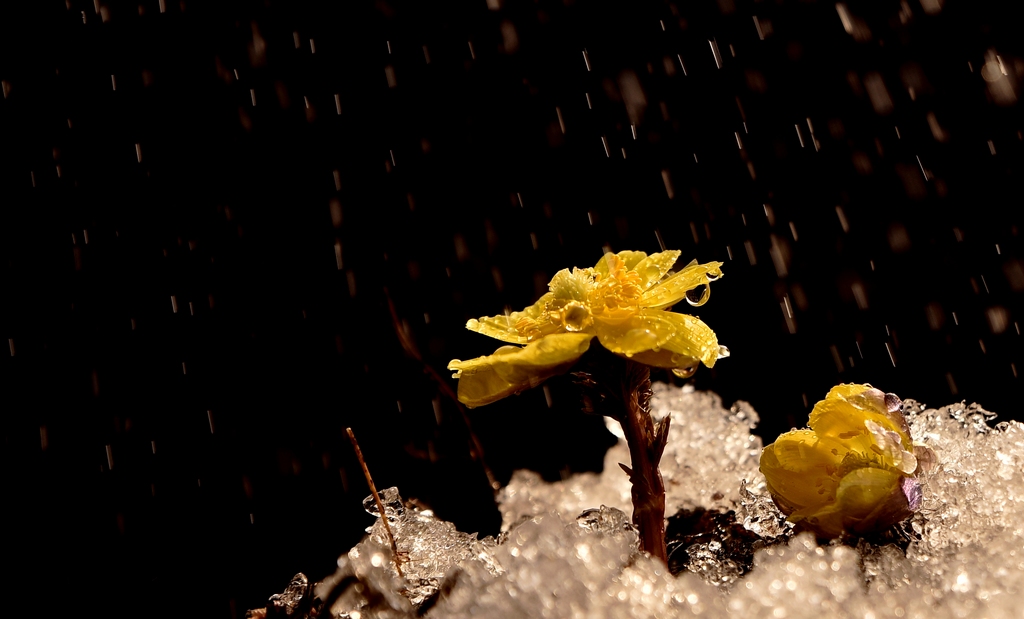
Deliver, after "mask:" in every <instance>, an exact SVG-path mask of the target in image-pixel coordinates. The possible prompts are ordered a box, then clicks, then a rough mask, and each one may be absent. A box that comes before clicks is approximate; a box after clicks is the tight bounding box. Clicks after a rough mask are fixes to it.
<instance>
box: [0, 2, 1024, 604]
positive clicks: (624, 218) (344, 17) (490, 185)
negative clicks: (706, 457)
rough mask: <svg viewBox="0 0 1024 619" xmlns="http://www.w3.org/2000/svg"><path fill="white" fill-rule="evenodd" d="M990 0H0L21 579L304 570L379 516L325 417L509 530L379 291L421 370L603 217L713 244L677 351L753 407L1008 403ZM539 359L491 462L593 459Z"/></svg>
mask: <svg viewBox="0 0 1024 619" xmlns="http://www.w3.org/2000/svg"><path fill="white" fill-rule="evenodd" d="M1012 4H1013V3H1008V2H975V1H972V2H966V1H963V0H960V1H957V0H947V1H945V2H942V1H940V0H908V1H907V2H895V1H879V2H867V1H851V2H849V3H847V4H846V5H839V6H837V5H836V4H834V3H831V2H822V1H817V2H815V1H794V0H771V1H769V0H764V1H761V2H750V1H743V0H718V1H717V2H714V1H708V0H702V1H700V2H681V1H680V2H675V3H672V2H619V3H594V2H584V1H582V0H576V1H571V0H566V1H565V2H554V1H549V0H538V1H536V2H534V1H516V0H507V1H503V0H491V1H490V2H488V1H487V0H475V1H473V2H450V3H436V2H389V1H387V2H386V1H383V0H381V1H378V2H376V3H375V4H371V3H356V2H301V1H296V2H283V1H278V0H273V1H272V0H265V1H263V2H257V1H247V0H238V1H235V2H213V3H210V2H198V1H194V0H186V1H184V2H178V0H142V1H141V2H140V1H129V2H122V1H118V0H109V1H108V0H97V1H96V2H93V0H88V1H82V0H68V1H67V2H66V3H64V2H37V3H20V4H19V5H17V6H14V5H13V4H5V5H4V9H3V15H2V17H3V19H2V20H0V80H2V81H3V98H2V99H0V157H2V161H0V200H2V208H0V212H2V215H0V226H2V228H0V235H2V236H0V243H2V252H3V263H2V267H0V268H2V282H3V285H2V288H3V294H2V299H3V301H2V305H0V307H2V310H0V311H2V323H0V324H2V326H3V329H4V337H6V338H8V341H9V346H10V354H9V355H0V359H2V361H0V364H2V380H3V383H4V384H3V391H4V396H5V397H4V399H3V405H2V410H3V415H2V428H3V430H2V432H3V454H4V461H3V471H4V473H3V477H2V480H3V481H2V483H3V492H4V501H3V503H4V510H3V511H4V512H5V518H4V520H5V521H6V522H7V523H8V524H7V531H6V532H5V535H4V536H3V537H4V541H3V550H2V555H3V557H4V562H5V564H6V566H5V577H4V581H3V582H4V593H5V599H6V600H7V601H8V602H7V603H8V604H13V605H15V606H19V605H21V604H27V605H29V606H30V607H32V608H33V609H34V611H33V612H34V613H35V614H38V615H41V616H53V615H58V614H61V615H64V614H68V612H69V610H70V609H76V610H77V609H89V608H99V609H101V612H103V613H106V614H108V615H110V616H119V615H124V616H138V615H140V614H141V615H144V616H203V617H205V616H209V617H222V618H228V617H240V616H242V615H243V614H244V610H245V609H246V608H251V607H256V606H262V605H263V604H264V601H265V599H266V597H267V596H269V595H270V594H271V593H274V592H276V591H280V590H281V589H282V588H283V587H284V586H285V585H286V584H287V582H288V579H289V578H290V577H291V575H292V574H294V573H295V572H297V571H300V570H302V571H305V572H306V573H307V574H309V575H310V577H312V578H320V577H322V576H324V575H325V574H326V573H327V572H329V571H331V569H332V565H333V561H334V559H335V557H336V556H337V555H338V554H340V553H342V552H344V551H346V550H347V549H348V548H349V547H350V546H351V545H352V544H354V543H355V542H356V541H358V539H359V538H360V536H361V534H362V529H363V528H364V527H366V526H368V525H369V524H370V522H371V520H372V518H371V517H370V516H368V515H367V514H366V513H365V512H363V511H362V508H361V505H360V503H361V500H362V499H363V497H365V496H366V495H367V489H366V484H365V482H364V481H363V479H362V476H361V473H360V472H359V469H358V467H357V465H356V462H355V459H354V457H353V455H352V451H351V448H350V446H349V445H348V443H347V441H346V439H345V437H344V434H343V429H344V428H345V427H346V426H352V427H353V428H354V429H355V432H356V434H357V435H358V436H359V438H360V441H361V442H362V445H363V450H364V452H365V453H366V456H367V458H368V460H369V464H370V467H371V469H372V471H373V472H374V476H375V479H376V482H377V485H378V487H386V486H391V485H398V486H399V487H400V489H401V491H402V493H403V495H404V496H405V497H406V498H409V497H416V498H418V499H419V500H420V501H421V502H423V503H424V504H426V505H429V506H431V507H433V508H434V509H435V510H436V512H437V513H438V515H440V516H441V517H443V518H445V519H449V520H452V521H454V522H455V523H456V524H457V525H458V526H459V528H460V529H462V530H465V531H479V532H481V533H482V534H493V533H495V532H496V531H497V527H498V525H499V522H500V519H499V517H498V514H497V511H496V509H495V508H494V506H493V503H492V502H491V498H490V497H491V495H490V491H489V489H488V487H487V485H486V480H485V478H484V475H483V472H482V470H481V468H480V467H479V466H478V465H477V464H476V463H474V461H473V460H471V459H470V456H469V449H468V447H467V431H466V428H465V425H464V423H463V422H462V420H461V416H460V415H459V414H458V411H457V409H456V408H455V406H454V404H453V403H452V402H451V401H450V400H449V399H447V398H445V397H444V395H443V394H442V393H441V391H440V390H439V388H438V385H437V384H436V383H435V382H434V381H433V380H432V379H431V378H430V376H429V375H427V374H425V373H424V366H423V364H422V363H420V362H419V361H417V360H415V359H413V358H410V357H409V356H407V355H406V354H405V352H404V351H403V349H402V347H401V346H400V344H399V340H398V338H397V336H396V333H395V330H394V328H393V325H392V319H391V315H390V312H389V309H388V298H389V297H390V299H391V300H392V301H393V303H394V307H395V312H396V314H397V316H398V318H399V320H400V321H401V322H402V323H403V325H404V326H403V327H402V328H404V329H405V330H406V332H407V333H408V334H409V335H410V336H411V339H412V340H413V341H414V342H415V344H416V346H417V347H418V349H419V350H420V351H421V353H422V355H423V358H424V361H425V362H426V363H427V364H429V366H431V367H433V368H435V369H436V371H438V372H439V373H440V374H441V376H444V377H447V375H448V372H447V371H446V370H445V369H444V367H445V366H446V365H447V363H448V361H449V360H451V359H452V358H462V359H466V358H470V357H473V356H477V355H481V354H488V353H490V352H492V351H493V350H494V348H496V347H497V345H498V343H497V342H496V341H493V340H489V339H488V338H485V337H483V336H479V335H476V334H473V333H470V332H468V331H465V330H464V329H463V325H464V324H465V321H466V320H467V319H468V318H470V317H476V316H481V315H492V314H497V313H500V312H501V311H502V310H503V309H504V308H505V307H509V308H512V309H520V308H522V307H524V306H526V305H528V304H530V303H532V302H533V301H534V300H535V299H536V297H537V296H539V295H540V294H541V293H542V292H544V290H545V285H546V283H547V281H548V280H549V279H550V277H551V276H552V275H553V274H554V273H555V272H556V271H557V270H559V269H561V268H564V267H569V266H573V265H576V266H588V265H592V264H593V263H594V262H596V260H597V259H598V258H599V257H600V256H601V254H602V252H603V251H604V249H605V248H610V249H612V250H615V251H618V250H621V249H637V250H644V251H647V252H653V251H657V250H658V249H659V247H660V246H661V245H662V244H663V245H664V246H665V247H667V248H678V249H680V250H682V252H683V256H684V258H683V260H684V261H689V260H690V259H691V258H696V259H698V260H700V261H702V262H706V261H710V260H721V261H723V262H724V263H725V266H724V267H723V269H724V271H725V274H726V277H725V278H724V279H722V280H721V281H720V282H717V283H716V284H714V286H713V294H712V298H711V302H710V303H709V304H708V305H706V306H704V307H702V308H700V309H699V310H696V311H697V312H698V313H699V315H700V316H701V318H702V319H703V320H705V321H706V322H707V323H708V324H710V325H711V326H712V327H713V328H714V329H715V331H716V332H717V333H718V336H719V339H720V341H721V342H722V343H725V344H727V345H728V346H729V347H730V348H731V350H732V357H731V358H729V359H727V360H724V361H722V362H721V363H720V364H718V365H716V367H715V368H714V369H713V370H707V369H706V368H702V369H701V370H700V371H699V372H698V373H697V375H696V376H695V377H694V378H693V379H692V380H693V382H694V383H695V385H696V386H697V388H699V389H712V390H715V391H717V392H718V393H720V394H721V395H722V397H723V399H724V401H725V402H726V404H729V403H731V402H733V401H735V400H737V399H744V400H747V401H749V402H751V403H752V404H753V405H754V407H755V408H756V409H757V410H758V412H759V413H760V414H761V418H762V423H761V428H760V432H761V434H762V436H764V437H765V439H766V441H767V440H771V439H772V438H773V437H774V436H776V435H777V434H778V433H779V432H781V431H784V430H786V429H789V428H790V427H792V426H798V425H803V424H804V423H805V422H806V416H807V413H808V411H809V410H810V406H813V404H814V402H815V401H817V400H818V399H820V398H822V397H823V396H824V394H825V393H826V392H827V390H828V389H829V388H830V387H831V386H832V385H834V384H836V383H839V382H850V381H854V382H871V383H873V384H874V385H876V386H878V387H880V388H883V389H885V390H887V391H893V392H896V393H898V394H899V395H901V396H903V397H913V398H915V399H918V400H922V401H924V402H926V403H928V404H930V405H935V406H938V405H944V404H947V403H950V402H954V401H960V400H961V399H963V400H967V401H968V402H970V401H977V402H979V403H981V404H983V405H984V406H985V407H987V408H989V409H991V410H994V411H997V412H998V413H1000V415H1001V417H1002V418H1003V419H1006V418H1014V417H1016V418H1021V417H1022V415H1021V411H1020V407H1019V403H1018V398H1016V397H1015V396H1016V395H1017V394H1018V390H1019V382H1018V381H1019V379H1018V378H1017V374H1018V369H1017V366H1016V365H1015V364H1019V363H1020V362H1021V344H1020V342H1021V338H1020V335H1019V328H1018V326H1017V321H1018V320H1020V312H1021V305H1022V293H1024V262H1022V261H1021V252H1022V246H1021V241H1020V236H1019V225H1020V223H1021V222H1020V219H1021V210H1020V205H1021V200H1020V192H1019V182H1020V172H1021V168H1022V165H1021V164H1022V141H1021V138H1022V135H1021V129H1022V124H1021V117H1020V105H1019V104H1018V102H1017V97H1018V96H1019V94H1020V90H1019V81H1020V79H1022V78H1024V50H1022V46H1024V37H1021V35H1020V29H1021V22H1020V20H1019V15H1017V14H1016V13H1013V12H1011V10H1010V9H1009V8H1008V7H1009V6H1010V5H1012ZM25 5H31V9H26V10H25V11H22V9H24V8H25ZM755 18H756V19H755ZM844 18H845V19H844ZM712 42H713V44H712ZM714 46H717V49H718V53H719V56H720V59H719V60H717V61H716V56H715V52H714V51H713V48H714ZM584 51H585V52H586V59H585V58H584ZM587 61H589V67H588V64H587ZM719 65H720V66H719ZM683 67H685V70H684V68H683ZM588 97H589V104H588ZM631 125H635V132H636V137H635V138H634V135H633V129H632V128H631ZM740 145H742V148H741V147H740ZM680 309H681V310H688V309H689V308H680ZM1022 369H1024V368H1022ZM659 376H660V378H661V379H663V380H670V377H669V376H667V375H665V374H660V375H657V376H656V378H657V377H659ZM673 380H677V381H678V379H673ZM450 382H452V383H454V381H450ZM549 387H550V390H549V393H550V395H551V405H550V407H549V405H548V402H547V400H546V398H545V395H544V393H543V392H542V391H541V390H539V389H538V390H534V391H531V392H526V393H524V394H522V395H521V396H519V397H515V398H510V399H508V400H506V401H502V402H499V403H497V404H494V405H491V406H488V407H486V408H483V409H478V410H474V411H471V412H470V419H471V420H472V423H473V424H474V428H475V430H476V432H477V434H478V436H479V439H480V441H481V442H482V444H483V445H484V448H485V451H486V457H487V461H488V463H489V464H490V465H491V468H492V469H493V470H494V473H495V475H496V476H497V477H498V478H499V479H500V480H502V481H505V480H507V479H508V477H509V475H511V472H512V471H513V470H514V469H516V468H523V467H528V468H533V469H535V470H539V471H541V472H542V473H543V474H544V475H545V476H546V477H548V478H549V479H557V478H558V477H559V475H564V474H568V473H570V472H572V471H581V470H595V469H599V468H600V466H601V462H602V457H603V451H604V449H605V448H606V447H607V446H608V445H609V444H610V442H611V439H610V435H608V434H607V433H606V432H605V430H604V429H603V424H602V422H601V420H600V419H598V418H594V417H586V416H583V415H582V414H580V413H579V412H578V402H577V396H576V394H575V392H574V389H573V387H572V386H571V385H570V384H569V383H568V381H567V380H559V379H556V380H552V381H551V382H550V383H549Z"/></svg>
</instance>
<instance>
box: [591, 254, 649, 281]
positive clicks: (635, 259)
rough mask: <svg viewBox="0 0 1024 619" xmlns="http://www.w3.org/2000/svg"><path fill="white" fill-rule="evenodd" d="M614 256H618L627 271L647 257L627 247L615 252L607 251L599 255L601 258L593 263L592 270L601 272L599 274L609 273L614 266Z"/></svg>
mask: <svg viewBox="0 0 1024 619" xmlns="http://www.w3.org/2000/svg"><path fill="white" fill-rule="evenodd" d="M615 258H618V260H620V261H621V262H622V266H624V267H625V268H626V270H627V271H632V270H633V268H634V267H636V265H637V263H639V262H642V261H643V260H644V259H645V258H647V254H646V253H644V252H642V251H630V250H628V249H627V250H624V251H620V252H619V253H617V254H613V253H611V252H608V253H606V254H605V255H603V256H601V259H600V260H598V261H597V264H595V265H594V272H595V273H599V274H601V276H605V275H608V273H610V272H611V271H612V269H613V268H614V267H615V260H614V259H615Z"/></svg>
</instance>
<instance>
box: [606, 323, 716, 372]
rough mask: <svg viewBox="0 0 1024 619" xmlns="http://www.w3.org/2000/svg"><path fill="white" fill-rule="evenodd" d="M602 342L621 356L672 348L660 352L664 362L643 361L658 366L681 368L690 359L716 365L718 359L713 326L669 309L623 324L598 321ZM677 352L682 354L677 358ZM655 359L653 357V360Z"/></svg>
mask: <svg viewBox="0 0 1024 619" xmlns="http://www.w3.org/2000/svg"><path fill="white" fill-rule="evenodd" d="M596 330H597V336H598V338H600V340H601V345H602V346H604V347H605V348H607V349H608V350H610V351H612V352H613V353H616V354H618V355H623V356H626V357H632V356H634V355H638V354H640V353H644V352H650V351H653V352H661V351H662V349H664V350H667V351H669V353H668V354H664V355H659V356H658V357H657V358H658V359H660V362H653V363H652V362H651V361H648V360H644V361H642V363H646V364H647V365H654V366H657V367H681V365H682V364H683V363H684V359H683V357H686V358H687V359H686V360H685V361H686V362H688V361H689V359H699V360H700V361H702V362H704V365H706V366H708V367H713V366H714V365H715V361H716V360H717V359H718V352H719V347H718V337H717V336H716V335H715V332H714V331H712V330H711V327H709V326H707V325H706V324H704V323H703V322H701V320H700V319H699V318H697V317H695V316H688V315H686V314H676V313H675V312H665V311H653V312H650V311H646V310H645V311H644V312H643V313H641V314H638V315H637V316H634V317H632V318H630V319H629V320H628V321H626V322H625V323H624V324H622V325H615V326H609V325H607V324H602V323H597V324H596ZM673 355H675V356H678V357H680V359H678V360H677V361H673V360H672V357H673ZM652 360H653V359H652Z"/></svg>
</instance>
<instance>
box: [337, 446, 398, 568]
mask: <svg viewBox="0 0 1024 619" xmlns="http://www.w3.org/2000/svg"><path fill="white" fill-rule="evenodd" d="M345 432H346V433H348V440H349V441H350V442H351V443H352V449H353V450H355V452H356V459H357V460H359V466H361V467H363V475H364V476H365V477H366V485H367V486H369V487H370V494H372V495H373V500H374V501H375V502H376V503H377V512H378V513H379V514H380V521H381V522H382V523H383V524H384V532H385V533H387V534H388V541H389V542H391V555H392V556H393V557H394V559H395V571H396V572H398V575H399V576H401V575H402V565H401V561H400V560H399V556H398V544H397V543H395V536H394V534H392V533H391V525H389V524H388V515H387V514H386V513H385V512H384V503H382V502H381V500H380V495H379V494H377V486H375V485H374V483H373V478H372V477H370V468H369V467H368V466H366V460H364V459H363V450H362V449H360V448H359V441H357V440H356V434H355V432H353V431H352V428H345Z"/></svg>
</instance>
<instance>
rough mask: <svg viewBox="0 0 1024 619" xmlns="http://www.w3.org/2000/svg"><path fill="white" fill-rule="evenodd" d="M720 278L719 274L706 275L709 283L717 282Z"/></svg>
mask: <svg viewBox="0 0 1024 619" xmlns="http://www.w3.org/2000/svg"><path fill="white" fill-rule="evenodd" d="M721 277H722V274H721V273H708V274H707V278H708V281H709V282H714V281H718V280H719V279H720V278H721Z"/></svg>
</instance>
